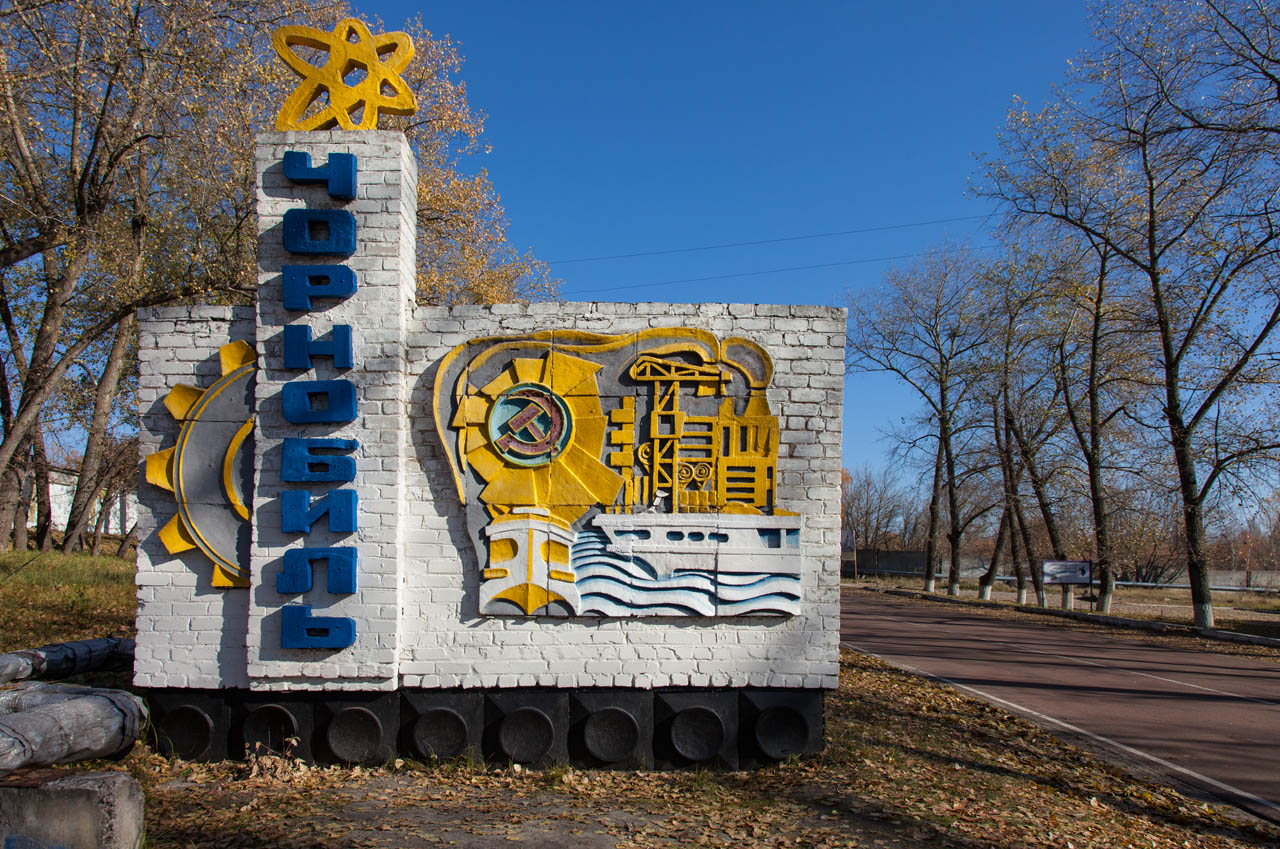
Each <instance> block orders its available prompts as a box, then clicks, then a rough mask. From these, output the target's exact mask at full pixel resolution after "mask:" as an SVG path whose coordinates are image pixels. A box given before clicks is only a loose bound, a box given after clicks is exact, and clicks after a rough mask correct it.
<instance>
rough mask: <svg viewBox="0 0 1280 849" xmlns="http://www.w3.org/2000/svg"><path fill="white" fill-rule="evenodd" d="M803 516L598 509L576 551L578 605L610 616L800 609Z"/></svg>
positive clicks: (765, 612)
mask: <svg viewBox="0 0 1280 849" xmlns="http://www.w3.org/2000/svg"><path fill="white" fill-rule="evenodd" d="M801 521H802V517H801V516H764V515H757V514H739V513H681V514H671V513H631V514H620V513H600V514H598V515H596V516H594V517H593V518H592V519H591V520H590V521H589V522H588V526H587V527H586V528H585V529H584V530H583V531H582V532H580V533H579V534H578V535H577V538H576V539H575V541H574V545H573V552H572V556H571V563H572V569H573V572H574V575H575V579H576V583H577V589H578V592H579V598H580V608H579V609H580V611H581V612H582V613H584V614H589V613H591V612H594V613H597V614H598V615H604V616H625V615H631V616H634V615H637V614H639V615H650V616H663V615H667V616H691V615H697V616H742V615H775V616H776V615H788V614H794V613H797V612H798V611H799V606H800V574H801V562H802V556H801V548H800V531H801Z"/></svg>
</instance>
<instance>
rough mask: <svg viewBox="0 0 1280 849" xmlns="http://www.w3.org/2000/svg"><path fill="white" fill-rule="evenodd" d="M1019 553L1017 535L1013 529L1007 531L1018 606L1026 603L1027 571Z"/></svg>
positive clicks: (1011, 513) (1011, 519)
mask: <svg viewBox="0 0 1280 849" xmlns="http://www.w3.org/2000/svg"><path fill="white" fill-rule="evenodd" d="M1008 509H1009V515H1010V525H1012V524H1013V518H1012V516H1013V510H1012V508H1008ZM1020 554H1021V552H1020V551H1019V550H1018V535H1017V534H1016V533H1014V529H1013V528H1012V527H1010V529H1009V562H1010V563H1012V564H1013V574H1014V577H1016V578H1017V579H1018V604H1026V603H1027V570H1026V567H1025V566H1024V565H1023V562H1022V558H1021V557H1020V556H1019V555H1020Z"/></svg>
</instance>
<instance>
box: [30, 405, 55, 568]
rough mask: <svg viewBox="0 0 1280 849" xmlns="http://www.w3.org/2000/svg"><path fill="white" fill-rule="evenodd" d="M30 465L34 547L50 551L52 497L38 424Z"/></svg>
mask: <svg viewBox="0 0 1280 849" xmlns="http://www.w3.org/2000/svg"><path fill="white" fill-rule="evenodd" d="M31 466H32V468H33V469H35V476H36V480H35V488H36V548H38V549H40V550H41V551H52V550H53V499H52V498H51V497H50V495H49V458H48V457H46V456H45V453H44V428H43V427H42V426H41V425H39V424H37V425H36V427H35V429H34V430H33V431H32V434H31Z"/></svg>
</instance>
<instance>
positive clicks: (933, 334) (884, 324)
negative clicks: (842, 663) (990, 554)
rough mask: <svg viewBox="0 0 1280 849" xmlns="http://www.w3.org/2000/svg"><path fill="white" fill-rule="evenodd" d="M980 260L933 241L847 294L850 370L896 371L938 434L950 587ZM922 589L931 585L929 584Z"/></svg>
mask: <svg viewBox="0 0 1280 849" xmlns="http://www.w3.org/2000/svg"><path fill="white" fill-rule="evenodd" d="M981 274H982V267H981V264H980V263H979V262H978V261H977V259H976V258H975V257H974V256H973V254H972V253H971V252H970V251H969V250H968V249H966V248H955V247H947V246H943V247H940V248H937V249H935V250H933V251H931V252H930V253H928V254H927V255H926V256H924V257H923V258H922V259H921V260H919V261H918V262H917V263H915V264H914V265H912V266H909V267H905V268H893V269H891V270H890V271H888V272H887V273H886V274H885V278H884V282H883V284H882V285H881V286H880V288H879V289H878V290H876V291H875V292H874V293H870V294H869V296H868V294H866V293H864V294H860V295H859V297H857V298H851V299H850V305H849V306H850V308H849V338H848V351H849V355H848V360H847V363H846V367H847V369H848V371H850V372H854V373H856V372H871V371H885V372H890V373H892V374H895V375H897V376H898V377H899V378H900V379H902V380H903V381H904V382H906V383H907V384H908V385H909V386H911V387H912V389H914V390H915V391H916V393H917V394H918V395H919V396H920V398H921V400H922V401H923V402H924V404H925V408H926V410H927V411H928V415H929V416H930V418H931V420H932V423H933V425H934V428H935V433H936V438H937V443H936V444H937V450H938V458H939V462H940V465H941V470H940V479H941V491H942V495H943V497H944V498H945V501H946V505H945V506H946V510H947V517H948V528H947V542H948V546H949V550H950V572H949V575H948V593H950V594H958V593H959V586H960V545H961V539H962V537H963V535H964V529H965V526H966V522H965V518H964V516H963V515H962V511H961V505H960V498H959V494H960V475H961V472H962V469H961V468H960V466H959V462H958V456H957V454H958V452H957V447H958V445H957V435H958V434H960V433H961V432H963V431H964V430H965V429H967V428H969V427H972V423H970V422H966V421H965V420H963V419H962V417H961V415H962V410H963V409H964V404H965V402H966V400H967V398H968V396H969V393H970V391H971V389H972V387H973V385H974V381H975V374H974V371H973V368H972V366H973V357H974V355H975V354H976V353H977V352H978V351H979V350H980V349H981V348H982V346H983V345H984V344H985V342H986V337H987V328H986V325H985V323H984V321H983V314H984V308H983V305H982V304H981V302H980V301H981V299H980V297H979V291H980V290H979V288H978V286H977V282H978V280H979V278H980V276H981ZM926 590H929V591H932V587H930V586H928V583H926Z"/></svg>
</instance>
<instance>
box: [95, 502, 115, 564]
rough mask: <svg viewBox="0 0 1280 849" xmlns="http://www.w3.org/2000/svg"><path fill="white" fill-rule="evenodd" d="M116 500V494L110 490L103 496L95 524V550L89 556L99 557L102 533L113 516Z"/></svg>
mask: <svg viewBox="0 0 1280 849" xmlns="http://www.w3.org/2000/svg"><path fill="white" fill-rule="evenodd" d="M114 499H115V495H114V493H113V492H112V491H111V490H109V489H108V490H107V491H106V492H105V493H103V495H102V503H101V504H100V505H98V516H97V519H96V520H95V521H94V523H93V548H92V549H90V551H89V554H91V555H92V556H94V557H97V556H98V551H99V550H100V549H101V548H102V532H103V530H104V529H105V528H106V526H107V519H108V518H110V516H111V502H112V501H113V500H114Z"/></svg>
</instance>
